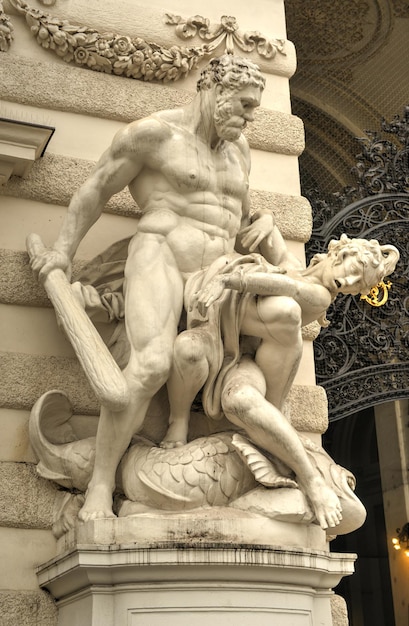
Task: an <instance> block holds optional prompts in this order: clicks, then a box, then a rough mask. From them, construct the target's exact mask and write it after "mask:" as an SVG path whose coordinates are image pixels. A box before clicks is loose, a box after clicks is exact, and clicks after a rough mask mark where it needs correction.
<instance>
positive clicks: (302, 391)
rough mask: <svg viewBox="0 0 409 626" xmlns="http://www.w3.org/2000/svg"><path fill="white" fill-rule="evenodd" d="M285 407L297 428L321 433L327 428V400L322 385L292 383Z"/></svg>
mask: <svg viewBox="0 0 409 626" xmlns="http://www.w3.org/2000/svg"><path fill="white" fill-rule="evenodd" d="M287 407H288V414H289V415H290V419H291V424H292V425H293V426H294V428H296V429H297V430H299V431H301V432H303V431H304V432H312V433H321V434H322V433H325V431H326V430H327V428H328V401H327V394H326V393H325V389H324V388H323V387H319V386H315V385H293V386H292V387H291V390H290V393H289V396H288V400H287ZM285 412H286V411H285Z"/></svg>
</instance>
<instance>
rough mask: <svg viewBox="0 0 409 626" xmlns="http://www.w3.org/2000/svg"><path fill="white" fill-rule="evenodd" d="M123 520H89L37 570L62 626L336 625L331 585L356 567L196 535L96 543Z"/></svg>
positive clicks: (325, 555) (338, 558) (345, 558)
mask: <svg viewBox="0 0 409 626" xmlns="http://www.w3.org/2000/svg"><path fill="white" fill-rule="evenodd" d="M135 521H138V522H140V521H141V520H140V519H139V520H135ZM151 521H152V520H151ZM118 522H121V520H101V521H98V522H89V523H87V524H84V525H83V526H82V527H79V529H78V530H77V540H78V539H80V540H81V539H82V540H84V539H88V541H89V542H88V543H77V544H76V545H75V546H74V545H72V546H71V548H68V549H66V550H65V551H64V552H62V553H61V554H60V555H59V556H57V557H56V558H54V559H52V560H51V561H49V562H48V563H46V564H44V565H42V566H41V567H39V568H38V578H39V582H40V586H41V587H42V588H45V589H47V590H48V591H50V592H51V594H52V595H53V597H54V598H55V599H56V601H57V605H58V608H59V621H58V625H59V626H72V624H75V625H76V626H114V625H116V624H127V626H136V625H137V626H159V625H160V626H163V624H164V623H166V625H167V626H191V624H192V623H194V624H195V625H196V626H205V625H206V626H208V624H209V620H213V624H215V625H217V624H222V623H223V624H230V623H231V624H233V623H234V625H235V626H247V625H248V624H249V623H251V624H252V626H271V623H273V622H274V623H277V624H280V626H332V617H331V606H330V599H331V596H332V591H331V588H332V587H334V586H335V585H337V584H338V582H339V581H340V579H341V578H342V577H343V576H346V575H349V574H352V573H353V569H354V565H353V564H354V561H355V555H352V554H343V555H341V554H335V553H334V554H331V553H329V552H327V551H325V550H318V549H311V548H310V549H306V548H301V547H300V548H295V547H290V548H287V547H282V546H276V547H274V546H271V545H268V546H267V545H260V544H258V545H257V544H254V545H250V544H235V543H231V544H230V545H229V544H228V543H226V542H225V543H217V542H216V541H215V542H210V541H208V542H206V543H203V542H200V541H199V540H198V539H197V538H196V539H193V538H192V539H191V540H190V542H186V541H185V542H184V543H182V542H178V541H168V542H157V543H156V545H155V544H154V542H153V541H152V540H151V541H150V542H149V541H147V538H145V540H142V542H141V543H135V542H134V543H122V544H109V543H105V544H104V543H95V542H93V538H94V539H96V537H97V536H99V537H100V538H101V537H103V536H104V535H105V537H106V540H107V537H108V535H107V534H106V533H107V526H109V525H111V530H112V528H115V526H118ZM128 522H129V520H128ZM120 526H121V524H119V527H120ZM199 526H200V524H199ZM104 527H105V528H104ZM299 528H300V527H299ZM98 529H99V532H97V530H98ZM116 530H117V535H118V534H119V532H118V528H117V529H116ZM122 531H123V529H122ZM123 538H124V539H125V538H126V537H125V534H124V535H123ZM72 539H73V536H72V535H71V540H72ZM260 539H262V537H261V536H260ZM65 541H66V542H67V541H69V540H68V538H67V539H66V540H65ZM61 547H62V544H61V543H60V548H61Z"/></svg>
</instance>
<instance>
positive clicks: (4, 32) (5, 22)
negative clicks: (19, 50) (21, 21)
mask: <svg viewBox="0 0 409 626" xmlns="http://www.w3.org/2000/svg"><path fill="white" fill-rule="evenodd" d="M12 41H13V26H12V23H11V22H10V18H9V17H8V15H6V14H5V12H4V8H3V2H2V0H0V52H7V50H8V49H9V48H10V44H11V42H12Z"/></svg>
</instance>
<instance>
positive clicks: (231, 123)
mask: <svg viewBox="0 0 409 626" xmlns="http://www.w3.org/2000/svg"><path fill="white" fill-rule="evenodd" d="M230 97H231V94H230V93H225V94H223V93H222V94H219V95H218V96H217V98H216V106H215V110H214V117H213V120H214V125H215V128H216V132H217V135H218V136H219V137H220V139H224V140H225V141H237V139H239V138H240V135H241V131H242V130H243V128H244V127H245V123H244V121H243V119H242V118H241V117H238V116H237V115H232V106H231V102H230Z"/></svg>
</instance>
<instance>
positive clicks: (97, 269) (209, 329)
mask: <svg viewBox="0 0 409 626" xmlns="http://www.w3.org/2000/svg"><path fill="white" fill-rule="evenodd" d="M130 240H131V238H130V237H129V238H127V239H122V240H121V241H118V242H116V243H114V244H113V245H111V246H110V247H109V248H107V249H106V250H104V252H102V253H101V254H100V255H98V256H97V257H95V258H94V259H92V260H91V261H90V262H88V263H87V264H86V266H84V268H83V270H82V271H81V273H80V274H79V276H78V280H79V281H80V282H81V283H82V284H83V285H91V287H93V288H94V289H92V291H91V290H89V291H88V292H87V297H86V303H87V311H88V312H89V313H90V315H91V316H92V314H93V313H95V312H97V311H101V310H104V311H105V312H106V313H107V315H108V318H109V320H110V321H114V320H118V321H122V320H123V319H124V312H125V307H124V293H123V285H124V269H125V263H126V258H127V253H128V246H129V242H130ZM274 269H275V268H274V266H272V265H271V264H269V263H268V262H267V261H266V260H265V259H264V258H263V257H262V256H261V255H260V254H256V253H253V254H248V255H240V254H239V253H236V252H234V253H231V254H227V255H224V256H222V257H220V258H219V259H217V260H216V261H215V262H214V263H212V264H211V265H210V266H209V267H208V268H206V269H203V270H199V271H198V272H195V273H194V274H191V275H190V276H189V277H188V278H187V281H186V285H185V295H184V304H185V309H186V312H187V326H186V327H187V330H188V331H189V330H192V331H195V332H198V331H199V330H200V332H204V333H206V334H207V336H208V338H209V339H210V341H211V343H212V350H211V358H210V362H209V367H210V371H209V376H208V379H207V381H206V383H205V386H204V388H203V393H202V403H203V409H204V411H205V413H206V415H208V417H210V418H212V419H215V420H217V419H221V418H222V417H223V413H222V409H221V392H222V389H223V383H224V380H225V377H226V375H227V373H228V372H229V371H230V370H231V369H232V368H233V367H234V366H235V365H236V364H237V363H238V361H239V359H240V356H241V345H240V327H241V321H242V318H243V314H244V311H245V305H246V302H247V300H248V299H249V298H250V297H254V296H252V295H251V294H246V293H240V292H238V291H236V290H233V289H225V290H224V292H223V295H222V296H221V298H220V299H219V300H217V301H216V302H214V303H213V304H212V305H211V306H210V307H209V309H208V310H207V312H206V314H205V316H203V315H201V313H200V311H199V303H198V296H199V293H200V292H201V290H203V289H205V288H206V287H207V286H208V285H209V284H210V283H211V281H212V280H213V279H215V278H216V277H217V276H220V275H228V274H231V273H233V272H240V273H243V274H246V273H248V272H252V273H254V272H271V271H274ZM256 297H257V296H256ZM113 337H114V341H115V339H116V333H115V332H114V335H113ZM111 344H112V342H111ZM110 347H112V345H111V346H110ZM114 352H115V351H114V350H113V353H114Z"/></svg>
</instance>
